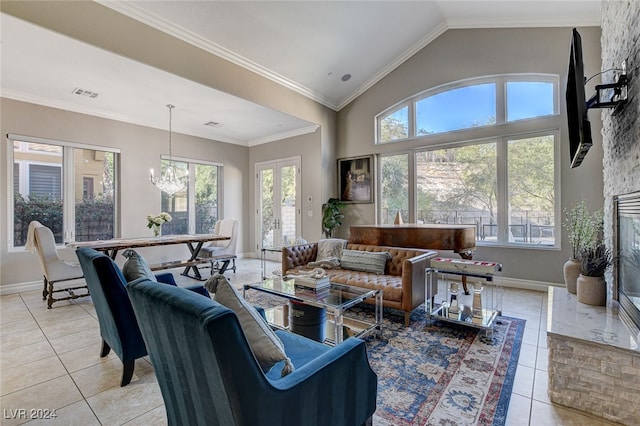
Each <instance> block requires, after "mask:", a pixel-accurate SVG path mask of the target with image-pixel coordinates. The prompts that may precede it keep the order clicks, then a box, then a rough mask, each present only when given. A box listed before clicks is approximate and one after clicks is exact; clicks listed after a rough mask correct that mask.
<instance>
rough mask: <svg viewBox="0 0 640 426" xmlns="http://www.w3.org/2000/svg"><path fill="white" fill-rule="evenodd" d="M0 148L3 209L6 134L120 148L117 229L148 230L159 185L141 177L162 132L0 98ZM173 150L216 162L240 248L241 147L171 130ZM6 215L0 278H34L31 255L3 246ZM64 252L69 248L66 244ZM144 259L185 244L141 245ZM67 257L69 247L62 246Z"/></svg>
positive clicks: (167, 256) (2, 234) (156, 161)
mask: <svg viewBox="0 0 640 426" xmlns="http://www.w3.org/2000/svg"><path fill="white" fill-rule="evenodd" d="M0 102H1V104H0V105H1V115H0V122H1V133H0V134H2V149H1V150H0V175H1V176H2V185H1V186H0V211H2V212H7V211H8V205H7V203H8V201H9V199H10V197H9V195H10V186H9V184H8V182H9V176H10V173H11V172H12V170H13V169H12V168H11V167H8V164H7V153H8V146H7V145H8V140H7V138H6V135H7V134H8V133H13V134H19V135H24V136H33V137H40V138H47V139H53V140H60V141H67V142H76V143H82V144H89V145H98V146H105V147H112V148H119V149H120V154H121V155H120V165H121V172H120V188H121V191H120V206H121V209H120V217H119V218H120V221H119V227H120V229H121V234H120V236H122V237H139V236H150V235H152V231H151V230H150V229H148V228H147V227H146V216H147V215H148V214H149V213H158V212H160V208H161V198H160V191H159V190H158V189H157V188H155V187H154V186H153V185H152V184H151V183H150V182H149V169H150V168H154V169H156V170H159V169H160V155H161V154H167V152H166V151H167V132H166V131H165V130H158V129H152V128H148V127H143V126H137V125H132V124H126V123H122V122H118V121H114V120H107V119H103V118H97V117H92V116H88V115H84V114H77V113H72V112H68V111H63V110H59V109H55V108H48V107H43V106H39V105H34V104H30V103H25V102H20V101H15V100H10V99H6V98H1V99H0ZM173 142H174V143H173V155H174V156H176V157H182V158H188V159H193V160H195V161H197V160H199V159H202V160H206V161H216V162H220V163H223V164H224V177H223V184H224V187H223V194H224V200H223V202H224V211H223V212H221V216H222V217H233V218H238V219H239V220H240V225H241V226H240V230H241V232H240V235H239V238H240V240H239V242H238V252H240V253H242V252H244V251H245V250H248V247H249V234H248V232H246V230H247V229H249V223H248V221H249V217H248V215H247V214H246V212H247V211H248V209H249V207H248V206H249V204H248V202H249V197H248V195H247V194H248V193H249V179H248V178H249V176H250V175H251V174H250V172H249V164H248V158H249V148H248V147H242V146H238V145H232V144H228V143H223V142H218V141H212V140H207V139H202V138H196V137H191V136H187V135H183V134H174V135H173ZM11 220H12V218H9V217H7V215H6V213H3V214H2V216H1V217H0V241H2V242H3V243H2V244H1V247H0V265H1V270H0V285H1V286H2V287H4V286H11V285H16V284H20V283H25V282H32V281H40V280H41V276H42V275H41V272H40V269H39V267H38V266H37V260H36V257H35V255H34V254H31V253H27V252H25V251H24V250H21V249H10V248H9V244H8V228H9V226H8V224H9V221H11ZM67 251H69V250H67ZM142 251H143V253H144V255H145V257H148V258H149V260H150V261H151V262H159V261H166V260H175V259H176V258H179V257H185V258H188V255H189V252H188V250H187V248H186V246H169V247H165V248H162V249H158V248H149V249H144V250H142ZM64 256H65V257H67V258H73V253H64Z"/></svg>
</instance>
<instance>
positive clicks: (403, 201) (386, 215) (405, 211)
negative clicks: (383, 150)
mask: <svg viewBox="0 0 640 426" xmlns="http://www.w3.org/2000/svg"><path fill="white" fill-rule="evenodd" d="M380 171H381V176H382V196H381V198H382V200H381V201H382V216H381V223H394V220H395V217H396V215H397V214H398V213H400V214H401V216H402V220H403V221H404V222H408V220H409V156H408V155H407V154H401V155H392V156H388V157H382V158H381V159H380Z"/></svg>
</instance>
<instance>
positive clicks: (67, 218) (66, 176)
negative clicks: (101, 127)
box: [6, 133, 120, 252]
mask: <svg viewBox="0 0 640 426" xmlns="http://www.w3.org/2000/svg"><path fill="white" fill-rule="evenodd" d="M6 139H7V144H6V154H7V155H6V158H7V176H6V177H7V179H6V182H7V187H6V189H7V198H8V200H7V206H8V208H7V210H8V217H10V218H13V217H14V203H13V164H14V155H13V152H14V148H13V142H14V141H18V142H27V143H37V144H45V145H57V146H61V147H62V163H61V167H62V199H63V207H62V208H63V214H62V217H63V223H62V229H63V244H58V246H59V247H63V246H64V243H66V242H70V241H74V239H75V226H76V225H75V222H76V217H75V204H74V203H75V199H74V197H66V196H65V194H74V193H75V192H74V191H75V187H74V185H75V176H74V173H75V170H74V149H76V148H77V149H89V150H96V151H105V152H112V153H114V154H116V155H119V154H120V149H118V148H110V147H105V146H98V145H89V144H82V143H77V142H68V141H61V140H56V139H46V138H39V137H34V136H24V135H17V134H11V133H10V134H7V135H6ZM20 149H21V150H23V151H24V152H26V151H27V150H26V149H23V146H21V148H20ZM38 153H39V154H43V155H46V154H49V155H56V156H58V154H53V153H46V152H42V153H41V152H38ZM25 163H27V162H25V161H19V164H20V177H21V179H20V188H19V191H21V192H22V189H23V182H24V179H22V176H23V174H24V171H23V169H26V168H24V167H22V165H23V164H25ZM30 163H33V164H38V162H30ZM118 163H119V162H118V161H116V162H115V165H114V166H115V170H114V173H115V174H116V176H115V179H116V180H119V179H120V177H119V167H118ZM48 165H50V164H48ZM118 199H119V197H117V196H116V197H114V200H113V202H114V233H115V235H118V233H119V230H118V223H119V220H118V217H119V214H120V207H119V203H118ZM13 227H14V223H13V219H11V220H7V236H8V237H7V246H8V251H9V252H22V251H24V246H18V247H14V246H13V235H14V232H13Z"/></svg>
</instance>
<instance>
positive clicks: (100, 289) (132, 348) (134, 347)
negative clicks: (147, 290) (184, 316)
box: [76, 248, 209, 386]
mask: <svg viewBox="0 0 640 426" xmlns="http://www.w3.org/2000/svg"><path fill="white" fill-rule="evenodd" d="M76 255H77V256H78V260H79V261H80V266H81V267H82V271H83V272H84V277H85V280H86V282H87V286H88V287H89V291H90V292H91V299H92V301H93V306H94V307H95V309H96V314H97V316H98V322H99V324H100V336H101V337H102V349H101V351H100V356H101V357H105V356H107V355H108V354H109V352H110V351H111V350H112V349H113V351H114V352H115V353H116V355H118V358H120V360H121V361H122V364H123V370H122V380H121V382H120V386H126V385H128V384H129V382H130V381H131V378H132V377H133V370H134V366H135V360H136V359H138V358H141V357H143V356H145V355H147V348H146V347H145V345H144V340H143V339H142V335H141V334H140V329H139V328H138V323H137V320H136V316H135V314H134V312H133V308H132V307H131V302H130V301H129V296H128V294H127V290H126V289H125V287H126V285H127V281H126V280H125V278H124V276H123V275H122V272H121V271H120V268H119V267H118V265H116V263H115V262H114V261H113V260H111V258H110V257H109V256H107V255H105V254H104V253H100V252H98V251H96V250H94V249H90V248H79V249H78V250H76ZM155 277H156V279H157V280H158V282H160V283H163V284H169V285H159V284H158V283H157V282H156V283H154V284H155V285H156V286H158V287H169V286H176V282H175V280H174V278H173V275H172V274H170V273H162V274H157V275H156V276H155ZM189 290H191V291H193V292H196V293H199V294H200V296H198V297H201V298H202V299H205V298H204V297H202V296H206V298H209V292H208V291H207V289H205V288H204V287H203V286H201V285H198V286H192V287H189ZM191 291H190V292H191Z"/></svg>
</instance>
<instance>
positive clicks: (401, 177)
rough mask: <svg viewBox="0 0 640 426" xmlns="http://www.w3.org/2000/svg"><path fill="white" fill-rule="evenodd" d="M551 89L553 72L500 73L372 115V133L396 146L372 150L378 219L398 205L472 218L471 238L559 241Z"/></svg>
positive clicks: (408, 210)
mask: <svg viewBox="0 0 640 426" xmlns="http://www.w3.org/2000/svg"><path fill="white" fill-rule="evenodd" d="M557 99H558V76H549V75H542V76H541V75H503V76H497V77H483V78H477V79H473V80H466V81H463V82H455V83H451V84H447V85H444V86H440V87H437V88H434V89H430V90H427V91H425V92H422V93H419V94H417V95H415V96H413V97H412V98H410V99H409V100H405V101H403V102H402V103H399V104H396V105H394V106H393V107H391V108H389V109H387V110H386V111H385V112H383V113H382V114H380V115H378V117H377V124H378V141H377V142H378V143H400V145H398V146H399V147H400V146H402V148H399V149H398V150H397V151H385V153H384V154H381V155H380V157H379V160H380V161H379V162H378V165H379V171H378V173H377V175H378V179H379V184H378V188H379V192H378V194H379V200H380V202H379V203H378V218H379V219H378V220H379V222H380V223H393V220H394V218H395V217H396V215H397V214H398V213H400V215H401V216H402V218H403V220H404V221H405V222H410V223H443V224H445V223H446V224H465V225H474V226H475V228H476V238H477V240H478V245H501V246H519V247H536V248H549V247H557V245H558V244H559V240H558V239H557V238H556V236H557V235H558V233H559V224H558V222H559V221H556V220H555V219H556V217H558V212H557V211H556V210H557V207H556V206H558V205H559V204H558V202H557V201H556V199H557V191H556V188H557V186H558V179H559V166H558V161H557V158H558V156H559V144H558V134H559V129H558V124H557V123H558V121H557V120H558V117H557V115H558V100H557ZM525 120H526V122H524V121H525ZM519 122H523V123H522V124H521V123H519ZM476 129H477V130H476ZM433 135H440V136H438V137H436V138H434V137H432V136H433ZM408 140H412V141H413V143H411V144H408V143H405V144H402V142H401V141H408Z"/></svg>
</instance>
